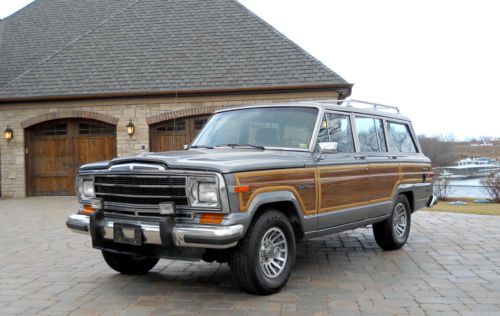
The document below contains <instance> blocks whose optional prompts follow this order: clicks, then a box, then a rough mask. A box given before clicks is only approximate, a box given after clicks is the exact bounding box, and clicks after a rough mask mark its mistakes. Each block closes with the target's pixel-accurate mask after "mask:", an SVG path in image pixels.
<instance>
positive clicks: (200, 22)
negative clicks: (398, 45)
mask: <svg viewBox="0 0 500 316" xmlns="http://www.w3.org/2000/svg"><path fill="white" fill-rule="evenodd" d="M3 24H4V31H3V39H2V41H1V42H0V101H2V100H3V101H6V100H16V99H38V98H39V99H47V98H53V97H71V96H85V95H91V96H106V95H120V94H127V95H132V94H137V95H142V94H143V95H147V94H157V93H172V92H174V93H183V92H189V91H198V92H202V91H215V90H217V91H219V90H220V91H223V90H239V89H255V90H258V89H273V88H276V89H278V88H283V87H288V88H293V87H297V88H298V87H301V88H305V87H330V88H332V89H333V88H338V89H344V91H347V92H346V93H349V92H350V87H351V85H350V84H348V83H347V82H346V81H345V80H344V79H342V78H341V77H340V76H339V75H337V74H336V73H334V72H333V71H332V70H330V69H329V68H327V67H326V66H325V65H323V64H322V63H321V62H319V61H318V60H316V59H315V58H313V57H312V56H310V55H309V54H308V53H307V52H305V51H304V50H302V49H301V48H300V47H299V46H297V45H296V44H294V43H293V42H292V41H290V40H289V39H287V38H286V37H284V36H283V35H282V34H281V33H279V32H278V31H276V30H275V29H274V28H272V27H271V26H270V25H268V24H267V23H265V22H264V21H263V20H261V19H260V18H258V17H257V16H256V15H254V14H253V13H251V12H250V11H249V10H247V9H246V8H245V7H243V6H242V5H241V4H239V3H238V2H236V1H233V0H204V1H199V0H148V1H141V0H111V1H110V0H106V1H94V0H85V1H82V0H65V1H59V0H37V1H35V2H34V3H32V4H31V5H29V6H28V7H26V8H25V9H23V10H21V11H19V12H18V13H16V14H14V15H12V16H10V17H8V18H6V19H5V20H4V21H3Z"/></svg>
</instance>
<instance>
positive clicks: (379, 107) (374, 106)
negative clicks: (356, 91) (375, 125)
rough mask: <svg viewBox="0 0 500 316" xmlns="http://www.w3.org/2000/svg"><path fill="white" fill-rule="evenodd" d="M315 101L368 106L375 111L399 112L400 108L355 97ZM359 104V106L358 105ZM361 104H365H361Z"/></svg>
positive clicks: (354, 106) (348, 105)
mask: <svg viewBox="0 0 500 316" xmlns="http://www.w3.org/2000/svg"><path fill="white" fill-rule="evenodd" d="M313 102H314V103H324V104H332V105H336V106H346V107H351V108H362V109H366V108H367V107H368V108H369V109H373V110H375V111H379V110H390V111H395V112H396V113H398V114H399V113H400V112H399V108H398V107H397V106H392V105H385V104H380V103H374V102H367V101H361V100H354V99H349V100H320V101H313ZM356 105H358V106H356ZM359 105H364V107H363V106H359Z"/></svg>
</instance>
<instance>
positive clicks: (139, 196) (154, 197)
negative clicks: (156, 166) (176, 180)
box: [95, 192, 187, 199]
mask: <svg viewBox="0 0 500 316" xmlns="http://www.w3.org/2000/svg"><path fill="white" fill-rule="evenodd" d="M95 194H96V195H97V196H99V195H103V196H119V197H131V198H146V199H184V198H187V196H185V195H136V194H121V193H102V192H96V193H95Z"/></svg>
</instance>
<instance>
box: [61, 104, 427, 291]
mask: <svg viewBox="0 0 500 316" xmlns="http://www.w3.org/2000/svg"><path fill="white" fill-rule="evenodd" d="M356 105H357V106H356ZM367 107H368V108H367ZM391 112H393V113H391ZM432 178H433V173H432V171H431V164H430V160H429V159H428V158H427V157H425V156H424V155H423V154H422V150H421V148H420V146H419V144H418V142H417V137H416V136H415V133H414V131H413V128H412V126H411V123H410V121H409V120H408V119H407V118H405V117H404V116H402V115H400V114H399V110H398V109H397V108H395V107H389V106H383V105H379V104H373V103H366V102H361V101H353V100H350V101H330V102H328V101H323V102H308V103H289V104H279V105H275V104H273V105H259V106H247V107H240V108H234V109H224V110H221V111H218V112H216V113H215V114H213V115H212V117H211V118H210V119H209V121H208V122H207V124H206V125H205V127H204V128H203V129H202V130H201V131H200V133H199V134H198V136H197V137H196V138H195V139H194V141H193V142H192V144H191V145H186V146H185V150H184V151H174V152H165V153H144V154H140V155H137V156H132V157H125V158H116V159H113V160H111V161H106V162H99V163H93V164H88V165H84V166H82V167H81V168H80V171H79V174H78V178H77V192H78V193H77V194H78V199H79V201H80V208H79V210H78V212H77V213H76V214H73V215H71V216H70V217H69V218H68V221H67V226H68V227H69V228H70V229H72V230H74V231H77V232H84V233H87V234H90V236H91V238H92V246H93V247H94V248H96V249H100V250H101V251H102V254H103V256H104V259H105V261H106V262H107V264H108V265H109V266H110V267H111V268H112V269H114V270H116V271H118V272H121V273H124V274H142V273H147V272H148V271H149V270H150V269H152V268H153V267H154V266H155V264H156V263H157V262H158V260H159V259H160V258H169V259H180V260H205V261H207V262H213V261H218V262H227V263H229V265H230V268H231V271H232V273H233V275H234V278H235V280H236V281H237V282H238V283H239V285H240V286H241V287H242V288H243V289H244V290H245V291H247V292H250V293H255V294H270V293H275V292H278V291H279V290H280V289H281V288H282V287H283V286H284V285H285V284H286V282H287V280H288V278H289V277H290V274H291V272H292V269H293V266H294V262H295V256H296V242H297V241H299V240H303V239H307V238H312V237H317V236H322V235H327V234H332V233H336V232H340V231H345V230H349V229H354V228H358V227H364V226H367V225H372V227H373V233H374V236H375V240H376V242H377V244H378V245H379V246H380V247H382V248H383V249H384V250H394V249H399V248H401V247H402V246H403V245H404V244H405V243H406V240H407V239H408V234H409V232H410V223H411V221H410V219H411V214H412V213H413V212H414V211H416V210H418V209H420V208H422V207H424V206H432V205H433V204H434V203H435V201H436V198H435V196H434V195H433V191H432V188H433V187H432Z"/></svg>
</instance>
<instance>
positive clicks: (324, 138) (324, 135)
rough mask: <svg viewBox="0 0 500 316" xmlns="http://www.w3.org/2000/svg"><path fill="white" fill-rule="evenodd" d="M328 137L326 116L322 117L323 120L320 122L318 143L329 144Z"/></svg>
mask: <svg viewBox="0 0 500 316" xmlns="http://www.w3.org/2000/svg"><path fill="white" fill-rule="evenodd" d="M329 141H330V139H329V137H328V122H327V120H326V114H325V115H323V120H322V121H321V127H320V129H319V133H318V143H323V142H329Z"/></svg>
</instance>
